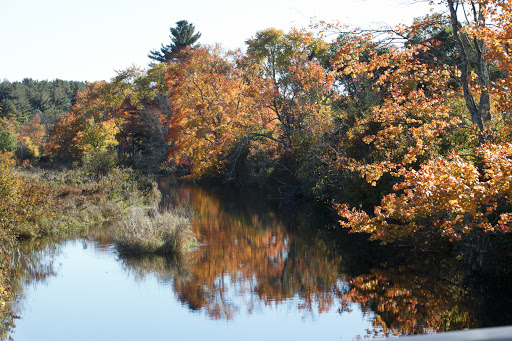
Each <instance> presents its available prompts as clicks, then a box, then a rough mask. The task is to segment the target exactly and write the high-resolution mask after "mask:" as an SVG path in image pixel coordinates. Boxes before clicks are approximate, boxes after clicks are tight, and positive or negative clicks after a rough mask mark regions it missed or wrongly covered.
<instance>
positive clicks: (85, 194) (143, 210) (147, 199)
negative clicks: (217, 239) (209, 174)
mask: <svg viewBox="0 0 512 341" xmlns="http://www.w3.org/2000/svg"><path fill="white" fill-rule="evenodd" d="M2 157H3V159H2V160H3V161H5V162H3V163H2V165H1V166H0V168H1V169H0V185H1V186H0V197H1V199H2V200H1V204H0V213H1V216H2V220H1V227H2V229H1V231H0V246H1V248H0V253H1V254H0V256H1V261H0V301H1V302H2V304H1V306H0V339H2V336H5V335H6V333H7V332H8V331H9V329H10V327H11V326H12V312H11V307H10V305H11V303H12V302H13V299H14V297H13V295H12V291H11V283H12V281H13V276H16V274H15V272H14V271H12V269H11V258H12V256H13V254H14V252H15V251H16V249H17V245H18V242H19V241H20V240H25V241H27V240H28V241H37V240H40V239H41V238H44V237H49V238H51V239H52V240H65V239H69V238H74V237H79V236H82V237H83V236H87V235H88V234H90V233H91V232H92V230H94V229H95V228H96V226H99V225H103V224H105V223H109V224H110V225H112V226H113V228H112V229H110V234H111V236H110V238H111V240H112V241H113V242H114V243H115V244H116V246H117V247H118V249H119V251H120V252H125V253H159V254H162V253H165V254H171V255H174V256H179V254H181V253H183V252H185V251H186V249H187V246H188V245H189V244H190V240H192V236H191V234H190V233H189V232H188V230H189V227H190V220H189V219H188V218H187V217H185V215H184V214H183V213H179V214H178V213H174V212H161V211H160V210H159V209H158V204H159V201H160V199H161V194H160V191H159V190H158V187H157V184H156V182H155V180H154V179H152V178H151V177H150V176H147V175H144V174H142V173H140V172H137V171H134V170H133V169H130V168H120V167H116V168H113V169H111V170H110V171H109V172H108V173H104V174H103V173H95V172H90V171H87V170H86V169H83V168H76V169H61V170H42V169H38V168H28V169H26V168H17V167H16V166H15V164H14V162H13V161H11V159H9V158H8V157H7V156H5V155H2Z"/></svg>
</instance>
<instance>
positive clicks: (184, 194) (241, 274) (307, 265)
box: [15, 178, 512, 337]
mask: <svg viewBox="0 0 512 341" xmlns="http://www.w3.org/2000/svg"><path fill="white" fill-rule="evenodd" d="M159 185H160V189H161V192H162V194H163V198H164V199H163V200H162V209H171V210H186V211H188V212H193V222H192V225H193V226H192V229H193V233H194V235H195V237H196V238H197V240H198V242H199V243H200V246H199V247H198V248H197V249H196V250H194V251H192V252H190V253H189V254H187V255H186V256H184V257H182V258H180V259H174V258H165V257H161V256H142V257H134V256H129V255H120V254H118V255H117V257H118V259H119V261H120V262H121V263H122V265H123V268H124V270H125V271H126V272H127V273H129V274H131V275H132V276H131V277H133V278H135V279H144V278H146V277H156V278H157V279H158V281H159V282H162V283H168V284H170V287H172V289H173V291H174V295H175V297H176V299H177V300H179V302H181V304H183V305H184V306H186V307H188V309H189V310H190V311H193V312H197V311H202V312H204V313H205V314H206V316H207V317H208V318H209V319H213V320H228V321H231V320H236V319H237V318H238V317H239V316H241V315H244V316H247V315H252V314H257V313H261V312H263V311H265V309H266V307H279V306H290V304H292V305H293V309H294V310H295V311H299V312H301V313H302V315H303V316H306V317H307V316H311V317H313V319H314V317H315V316H318V315H320V314H322V313H326V312H333V311H335V312H338V313H339V314H340V315H341V316H344V315H345V314H347V313H348V312H350V311H351V310H353V309H355V307H357V308H358V309H360V310H362V311H363V312H364V314H365V318H367V319H369V320H370V321H371V327H370V328H368V330H366V332H365V333H366V336H378V337H382V336H389V335H407V334H418V333H428V332H439V331H447V330H460V329H465V328H478V327H487V326H495V325H507V324H512V315H511V314H512V308H511V307H510V306H509V305H508V304H506V302H511V301H512V289H511V288H510V285H509V283H510V279H511V278H510V273H511V271H508V272H507V271H504V272H503V273H505V275H493V276H484V275H482V274H481V273H478V272H475V270H474V269H472V268H471V267H469V266H466V265H465V264H464V263H463V262H461V261H459V260H458V259H457V258H456V257H455V256H454V255H455V254H456V253H455V252H454V250H451V249H450V247H447V248H445V249H444V250H443V251H439V250H437V251H435V252H434V251H424V250H420V251H418V250H411V249H410V248H401V249H400V248H394V249H390V248H389V247H388V248H386V247H383V246H380V245H377V244H375V243H370V242H367V241H366V238H365V237H364V236H360V235H352V234H348V233H346V231H343V230H340V228H338V227H336V226H335V224H333V221H335V217H333V216H332V212H325V211H322V210H321V209H318V208H315V207H313V206H301V207H294V208H291V209H286V208H283V207H282V206H279V205H278V203H277V202H275V201H269V200H267V199H266V198H265V197H263V196H262V195H261V194H258V193H257V192H251V191H245V192H241V191H236V190H233V189H229V188H214V187H211V188H204V187H197V186H191V185H180V184H179V183H177V182H176V181H174V180H172V179H169V178H161V179H160V183H159ZM91 238H93V239H95V240H96V244H97V247H99V248H100V249H101V248H105V249H108V248H109V247H110V244H109V243H110V240H109V237H108V233H106V232H101V230H96V231H95V233H94V234H93V235H91ZM21 251H22V252H21V253H22V254H23V255H24V256H23V259H24V260H23V261H20V262H19V265H18V268H17V269H18V270H16V271H20V273H21V272H23V273H24V275H23V276H19V278H20V282H19V284H17V285H15V288H17V289H16V290H17V292H19V293H22V292H23V289H22V287H23V286H26V285H30V284H31V283H34V282H41V281H44V280H45V278H47V277H48V276H54V275H55V273H56V270H55V269H54V265H53V263H52V259H53V258H54V255H55V254H57V253H58V252H59V246H58V245H55V244H50V243H49V244H47V245H41V247H40V248H34V247H32V248H30V249H28V250H21ZM20 259H21V258H20ZM508 266H509V267H510V265H508ZM21 278H23V279H21ZM21 296H22V294H20V297H21ZM20 301H22V300H20ZM22 310H23V309H18V310H17V311H19V314H22ZM362 336H365V335H364V333H363V335H362Z"/></svg>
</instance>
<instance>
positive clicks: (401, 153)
mask: <svg viewBox="0 0 512 341" xmlns="http://www.w3.org/2000/svg"><path fill="white" fill-rule="evenodd" d="M445 4H446V5H447V8H448V9H449V11H450V22H451V25H452V30H453V35H454V39H455V41H456V42H457V45H456V46H458V47H457V52H458V53H457V54H458V57H457V58H459V59H460V62H459V63H441V62H439V63H438V61H437V60H436V59H434V58H431V59H428V58H424V57H421V56H425V55H426V54H427V53H429V52H431V51H432V50H433V47H436V46H435V45H436V44H437V42H436V40H432V39H430V40H423V41H421V42H420V43H418V44H416V45H414V44H408V45H406V46H404V47H400V46H393V47H391V48H390V49H389V51H388V52H387V53H386V54H383V55H380V56H379V55H376V54H374V55H372V56H371V58H370V59H369V60H368V61H361V59H360V58H359V56H360V53H361V51H362V50H361V48H359V46H360V45H361V43H362V42H363V41H364V40H365V39H366V41H367V42H369V43H370V44H374V42H375V40H374V38H373V37H372V36H371V34H368V33H366V34H365V35H364V36H362V37H361V38H360V39H359V41H358V42H357V43H355V44H354V43H352V44H349V45H346V46H345V48H343V47H342V48H341V49H340V50H339V51H338V53H337V54H336V56H335V58H334V60H333V62H332V63H333V65H334V67H335V68H337V70H339V72H342V73H343V74H347V75H351V76H352V77H354V78H357V77H360V76H362V75H372V74H375V72H376V71H379V70H380V71H381V75H380V76H379V79H378V81H377V82H376V86H378V87H379V88H384V89H386V93H387V96H386V97H385V98H384V101H383V103H382V104H380V105H377V106H375V107H373V108H372V111H371V113H370V115H367V116H366V117H365V118H364V119H363V120H361V121H360V124H359V126H355V127H353V128H352V129H350V130H349V131H348V132H349V133H350V135H347V136H346V137H345V138H344V139H342V140H340V142H341V141H343V142H342V143H340V144H339V147H341V148H337V154H336V156H335V158H336V160H337V165H338V167H340V168H339V169H349V170H351V171H356V172H358V173H359V174H360V175H361V176H363V177H364V178H365V179H366V180H367V181H368V182H369V183H371V184H373V185H376V184H377V183H379V182H382V177H383V176H384V175H389V176H392V177H394V179H395V180H390V179H389V178H388V180H387V181H388V183H389V184H390V185H391V186H392V189H391V188H389V190H388V193H389V192H391V193H390V194H385V193H384V197H383V199H382V201H381V204H380V205H377V206H376V207H375V208H374V214H373V215H370V214H368V213H366V211H361V210H356V209H350V207H349V206H348V205H340V206H336V207H337V209H338V212H339V213H340V215H341V216H342V217H343V218H344V219H346V220H343V221H342V225H344V226H346V227H349V228H351V229H352V230H353V231H358V232H363V231H364V232H368V233H370V234H371V235H372V237H373V238H376V239H381V240H384V241H393V240H396V239H401V238H411V237H414V236H417V235H418V234H419V233H422V234H423V235H428V234H430V233H440V234H442V235H445V236H447V237H449V238H450V239H452V240H455V239H460V238H461V237H462V236H463V235H464V234H465V233H468V232H471V231H476V232H477V233H478V231H494V232H498V231H499V232H509V231H510V228H509V225H508V218H507V217H508V212H509V209H510V206H509V204H508V201H507V200H506V199H505V198H506V197H507V195H506V194H504V193H505V192H506V191H507V188H508V184H506V183H504V182H502V181H503V179H504V178H503V177H502V176H503V175H501V174H508V172H509V170H508V161H503V162H501V163H502V164H503V165H502V166H500V168H499V169H500V170H499V171H496V170H494V169H495V167H496V166H495V165H494V162H496V161H495V160H498V159H501V158H502V159H503V160H507V159H508V156H507V155H508V154H507V153H508V150H509V146H508V144H507V142H508V139H509V137H510V135H509V134H508V133H507V132H508V131H509V126H508V124H509V120H508V119H507V117H508V113H509V107H508V106H507V103H509V93H508V91H504V90H505V87H504V86H503V85H504V84H507V83H508V74H507V73H506V72H502V76H501V77H497V78H495V79H491V78H490V77H489V68H490V65H491V64H494V65H496V66H497V67H499V68H500V69H501V70H503V71H505V70H507V68H508V66H507V65H509V64H508V63H507V62H506V61H507V60H508V57H507V56H506V54H507V52H506V51H507V45H506V43H505V40H503V38H504V37H506V36H507V34H509V33H510V28H509V26H507V25H505V24H503V25H499V24H498V25H494V24H495V23H505V22H506V20H508V18H509V16H510V8H509V7H507V5H506V4H505V3H504V2H501V1H446V3H445ZM467 6H469V7H467ZM464 9H466V10H469V11H470V12H471V13H472V17H469V16H468V17H467V22H466V23H460V22H459V19H458V15H459V14H460V13H462V11H459V10H464ZM429 19H430V18H429V17H426V20H429ZM490 22H492V23H493V25H489V23H490ZM418 27H424V26H422V25H421V23H419V22H418V21H417V22H415V24H414V25H412V26H401V27H398V28H397V29H395V30H393V33H395V34H398V36H400V37H407V36H409V37H410V36H413V35H414V34H415V32H416V30H417V29H418ZM368 38H369V39H368ZM433 45H434V46H433ZM348 46H350V48H348V49H347V48H346V47H348ZM383 57H384V58H383ZM382 71H383V72H382ZM454 76H455V77H454ZM455 83H458V85H455ZM492 97H494V98H497V99H500V101H499V104H498V103H497V104H496V105H493V106H491V102H490V99H491V98H492ZM475 98H479V99H478V100H476V99H475ZM477 103H478V104H477ZM350 136H352V137H355V138H356V139H357V140H359V139H360V140H362V141H363V142H364V143H365V144H366V145H367V146H368V148H367V150H366V152H365V153H364V154H362V155H361V154H359V155H352V156H350V155H348V154H347V148H345V146H346V143H347V142H350V140H347V137H349V138H350ZM485 139H489V140H495V141H500V144H497V145H494V144H493V145H481V143H482V141H484V140H485ZM491 160H493V161H491ZM482 165H483V168H484V169H482V168H480V167H481V166H482ZM495 174H499V175H498V177H499V179H500V180H494V176H495ZM503 191H504V192H503ZM500 193H503V194H500ZM497 198H501V199H497ZM500 203H501V204H500Z"/></svg>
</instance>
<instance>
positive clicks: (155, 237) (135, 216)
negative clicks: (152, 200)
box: [113, 207, 193, 255]
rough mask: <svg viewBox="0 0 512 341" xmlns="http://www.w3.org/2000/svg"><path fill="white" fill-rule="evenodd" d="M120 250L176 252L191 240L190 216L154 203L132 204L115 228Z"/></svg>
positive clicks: (177, 253) (130, 251)
mask: <svg viewBox="0 0 512 341" xmlns="http://www.w3.org/2000/svg"><path fill="white" fill-rule="evenodd" d="M113 237H114V241H115V243H116V244H117V246H118V248H119V250H120V251H121V252H126V253H157V254H173V255H179V254H181V253H182V252H184V251H185V250H186V249H187V248H188V247H189V246H190V245H191V243H192V242H193V236H192V234H191V232H190V219H189V218H187V217H185V216H184V215H183V214H180V213H176V212H171V211H165V212H160V211H159V210H158V209H157V208H156V207H153V208H151V209H144V208H141V207H131V208H130V209H129V210H128V212H127V213H126V215H125V217H124V218H123V219H121V223H120V224H119V226H118V228H117V229H116V230H115V232H114V236H113Z"/></svg>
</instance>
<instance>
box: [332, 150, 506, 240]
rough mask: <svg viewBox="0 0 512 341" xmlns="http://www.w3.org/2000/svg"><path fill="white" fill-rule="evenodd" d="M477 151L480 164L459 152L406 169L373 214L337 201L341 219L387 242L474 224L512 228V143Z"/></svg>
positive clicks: (456, 232)
mask: <svg viewBox="0 0 512 341" xmlns="http://www.w3.org/2000/svg"><path fill="white" fill-rule="evenodd" d="M475 151H476V156H477V157H478V158H479V159H480V160H481V164H482V169H481V170H479V169H478V168H477V166H476V164H475V163H474V162H471V161H467V160H465V159H464V158H463V157H462V156H461V155H457V154H452V155H449V156H448V157H445V158H441V157H440V158H436V159H433V160H430V161H429V162H427V163H425V164H423V165H422V166H421V167H420V169H419V170H414V169H409V170H406V169H402V170H401V171H399V173H400V175H401V176H403V182H400V183H398V184H396V185H395V186H394V187H393V190H394V192H393V193H390V194H388V195H386V196H385V197H384V198H383V199H382V201H381V205H380V206H376V207H375V208H374V215H373V216H370V215H368V214H367V213H366V212H364V211H361V210H357V209H355V208H352V209H351V208H350V207H349V206H348V205H347V204H343V205H340V204H337V205H335V208H336V210H337V211H338V214H339V215H340V216H341V217H343V218H345V220H342V221H340V223H341V225H342V226H344V227H348V228H350V229H351V231H352V232H366V233H370V234H371V238H372V239H378V240H382V241H384V242H390V241H395V240H400V239H404V238H409V237H413V236H416V235H418V234H429V233H432V232H440V233H441V235H443V236H447V237H449V238H450V239H451V240H460V239H461V237H462V235H463V234H464V233H468V232H470V231H476V230H480V231H485V232H491V231H492V232H500V233H508V232H512V213H511V212H510V211H511V209H512V144H510V143H505V144H501V145H498V144H490V143H488V144H485V145H483V146H482V147H479V148H476V150H475Z"/></svg>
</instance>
